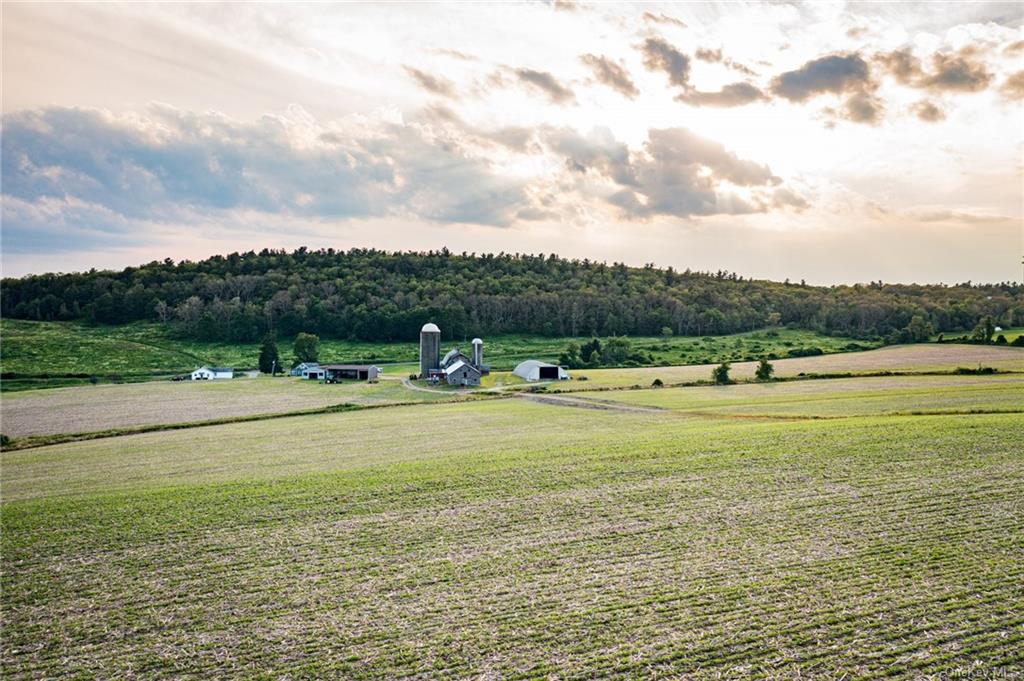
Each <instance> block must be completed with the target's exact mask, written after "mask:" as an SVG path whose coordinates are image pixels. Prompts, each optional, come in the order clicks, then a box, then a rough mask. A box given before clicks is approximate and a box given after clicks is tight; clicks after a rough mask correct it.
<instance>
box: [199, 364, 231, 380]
mask: <svg viewBox="0 0 1024 681" xmlns="http://www.w3.org/2000/svg"><path fill="white" fill-rule="evenodd" d="M234 377H235V370H234V369H230V368H227V367H199V368H198V369H196V370H195V371H193V372H192V380H193V381H215V380H218V379H221V378H234Z"/></svg>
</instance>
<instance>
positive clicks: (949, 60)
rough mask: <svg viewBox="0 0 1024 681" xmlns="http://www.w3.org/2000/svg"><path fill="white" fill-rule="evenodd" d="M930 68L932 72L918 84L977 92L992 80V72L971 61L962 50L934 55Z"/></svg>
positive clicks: (940, 88)
mask: <svg viewBox="0 0 1024 681" xmlns="http://www.w3.org/2000/svg"><path fill="white" fill-rule="evenodd" d="M932 68H933V69H934V70H933V72H932V73H931V74H930V75H927V76H925V77H924V78H923V79H922V80H920V81H919V83H920V85H919V86H921V87H926V88H928V89H931V90H952V91H957V92H978V91H980V90H984V89H985V88H986V87H988V84H989V83H990V82H991V81H992V74H991V73H989V71H988V69H987V68H986V67H985V65H984V64H982V63H980V62H975V61H971V60H970V59H969V57H968V56H967V55H966V54H964V53H963V52H961V53H960V54H955V55H949V54H942V53H938V54H936V55H934V56H933V57H932Z"/></svg>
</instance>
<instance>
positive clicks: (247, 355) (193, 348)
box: [0, 319, 877, 390]
mask: <svg viewBox="0 0 1024 681" xmlns="http://www.w3.org/2000/svg"><path fill="white" fill-rule="evenodd" d="M0 338H2V341H3V355H2V358H0V363H2V369H3V371H4V372H10V373H15V374H19V375H24V376H36V377H37V376H40V375H42V374H46V375H48V376H50V378H48V379H46V380H45V381H40V380H39V379H35V380H29V379H20V380H18V381H6V382H5V383H6V385H5V389H7V390H10V389H12V388H18V387H21V388H27V387H33V386H36V385H44V386H46V385H53V384H54V383H55V382H56V383H63V384H67V383H71V382H73V381H77V382H79V383H84V382H85V379H84V378H79V379H66V378H64V379H55V378H53V377H54V376H60V375H63V374H85V375H86V377H87V376H88V375H96V376H98V377H99V378H101V379H105V378H106V377H108V376H110V375H112V374H115V375H120V376H121V377H123V378H129V377H132V376H137V377H144V376H151V375H159V374H170V373H182V372H186V371H191V370H192V369H194V368H195V367H197V366H200V365H202V364H211V365H216V366H231V367H235V368H252V367H254V366H255V365H256V358H257V357H258V355H259V347H258V345H257V344H221V343H198V342H194V341H183V340H181V339H177V338H172V337H170V336H169V335H168V334H167V331H166V330H165V329H164V328H163V327H161V326H159V325H156V324H129V325H125V326H117V327H102V326H88V325H85V324H77V323H64V322H28V321H21V320H9V319H7V320H3V321H2V322H0ZM484 340H485V341H486V343H485V346H484V352H485V358H486V360H487V362H488V363H489V364H491V365H492V366H493V367H494V368H495V369H499V370H500V369H512V368H513V367H514V366H515V365H516V364H518V363H519V362H520V361H522V360H524V359H531V358H536V359H544V360H548V361H557V359H558V355H559V354H560V353H561V352H562V350H564V349H565V346H566V345H567V344H568V343H569V342H571V341H574V340H575V341H576V342H584V341H586V340H588V339H586V338H577V339H572V338H539V337H525V338H524V337H513V336H499V337H490V338H486V339H484ZM632 341H633V344H634V347H635V348H636V349H638V350H642V351H643V352H644V353H646V354H649V355H650V356H651V358H652V361H651V363H652V364H666V365H667V364H695V363H696V364H699V363H704V362H719V361H723V360H742V359H744V358H748V357H749V358H759V357H761V356H762V355H768V354H774V355H777V356H780V357H783V356H785V355H786V354H787V353H788V352H789V351H790V350H793V349H794V348H803V347H818V348H821V349H822V350H823V351H824V352H829V353H831V352H843V351H847V350H851V349H854V350H855V349H867V348H871V347H875V346H876V345H877V343H871V342H866V341H858V342H854V341H851V340H850V339H847V338H832V337H829V336H822V335H819V334H815V333H811V332H807V331H796V330H789V329H779V330H777V331H771V332H768V331H759V332H754V333H747V334H737V335H734V336H705V337H703V338H690V337H680V338H674V337H670V338H661V337H658V338H633V339H632ZM320 345H321V347H320V356H321V358H322V359H323V361H325V362H357V361H358V362H363V361H365V362H376V363H386V364H392V363H397V364H400V365H402V366H401V367H400V368H401V369H402V370H406V369H408V370H409V371H414V370H416V364H415V363H416V362H417V361H418V356H419V355H418V353H419V350H418V346H417V345H416V344H415V343H362V342H354V341H340V340H330V339H323V340H321V343H320ZM453 345H461V346H463V349H464V350H465V351H468V350H469V343H468V341H467V342H462V343H459V342H457V341H450V340H445V341H444V343H443V344H442V347H444V348H448V347H451V346H453ZM279 347H280V349H281V353H282V359H283V360H285V361H290V358H291V346H290V341H289V340H288V339H282V340H281V342H280V343H279Z"/></svg>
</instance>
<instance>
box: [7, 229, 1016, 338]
mask: <svg viewBox="0 0 1024 681" xmlns="http://www.w3.org/2000/svg"><path fill="white" fill-rule="evenodd" d="M0 312H2V314H3V315H5V316H7V317H11V318H18V319H34V320H47V321H49V320H84V321H88V322H93V323H99V324H124V323H128V322H136V321H154V322H159V323H161V324H164V325H167V326H168V327H170V328H171V329H173V331H174V332H175V333H177V334H178V335H180V336H181V337H184V338H189V339H194V340H205V341H220V342H254V341H257V340H259V339H261V338H263V336H264V335H265V334H266V333H267V332H273V333H275V334H277V336H278V337H281V338H284V337H289V338H290V337H292V336H294V335H295V334H297V333H300V332H306V333H314V334H317V335H319V336H321V337H324V338H353V339H359V340H365V341H398V340H405V341H410V340H415V339H416V338H417V337H418V333H419V329H420V327H421V326H422V325H423V324H424V323H426V322H428V321H433V322H435V323H437V324H438V325H439V326H440V327H441V330H442V333H443V334H444V336H445V338H446V339H449V338H450V339H461V338H463V337H470V336H472V335H485V334H487V335H498V334H509V333H521V334H531V335H541V336H551V337H556V336H593V337H598V336H603V337H615V336H624V335H644V336H648V335H659V334H661V333H663V332H664V330H665V329H669V330H671V332H672V333H674V334H676V335H686V336H702V335H718V334H727V333H735V332H740V331H749V330H752V329H757V328H760V327H763V326H765V325H766V324H768V325H786V326H790V327H795V328H803V329H808V330H815V331H819V332H823V333H828V334H833V335H842V336H849V337H854V338H871V337H882V338H886V339H888V340H891V341H893V342H900V341H906V340H920V339H921V338H922V336H926V335H928V334H931V333H938V332H947V333H950V332H952V333H955V332H970V331H971V330H972V329H974V328H975V326H976V325H977V324H978V322H979V320H981V319H984V318H985V317H991V319H993V320H995V323H996V324H999V325H1002V326H1010V325H1014V326H1016V325H1022V324H1024V286H1022V285H1020V284H1016V283H1000V284H974V283H971V282H965V283H962V284H957V285H954V286H946V285H916V284H906V285H904V284H883V283H882V282H871V283H867V284H856V285H850V286H845V285H844V286H829V287H822V286H810V285H806V284H805V283H803V282H800V283H791V282H789V281H786V282H772V281H764V280H754V279H749V278H744V277H742V276H739V275H737V274H735V273H730V272H724V271H718V272H693V271H690V270H686V271H677V270H675V269H673V268H671V267H669V268H656V267H654V266H653V265H647V266H644V267H627V266H626V265H624V264H622V263H613V264H607V263H604V262H594V261H590V260H569V259H565V258H560V257H558V256H556V255H553V254H552V255H545V254H540V255H522V254H507V253H499V254H485V255H476V254H468V253H462V254H455V253H451V252H449V251H448V250H447V249H443V250H441V251H430V252H424V253H416V252H395V253H391V252H386V251H380V250H367V249H353V250H349V251H336V250H334V249H322V250H309V249H306V248H300V249H297V250H295V251H291V252H286V251H283V250H266V249H265V250H262V251H259V252H255V251H249V252H246V253H232V254H230V255H226V256H214V257H211V258H208V259H206V260H201V261H198V262H193V261H187V260H186V261H181V262H174V261H172V260H170V259H167V260H164V261H162V262H159V261H154V262H151V263H149V264H146V265H142V266H141V267H128V268H125V269H123V270H121V271H98V270H95V269H94V270H90V271H88V272H79V273H70V274H42V275H31V276H27V277H22V278H18V279H4V280H3V296H2V300H0Z"/></svg>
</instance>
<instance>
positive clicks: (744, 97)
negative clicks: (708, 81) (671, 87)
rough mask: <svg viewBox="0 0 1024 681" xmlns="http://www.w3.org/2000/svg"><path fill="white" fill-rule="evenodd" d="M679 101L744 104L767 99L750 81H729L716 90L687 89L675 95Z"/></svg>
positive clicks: (723, 105)
mask: <svg viewBox="0 0 1024 681" xmlns="http://www.w3.org/2000/svg"><path fill="white" fill-rule="evenodd" d="M676 99H677V100H679V101H680V102H684V103H686V104H691V105H693V106H720V107H732V106H744V105H746V104H752V103H753V102H757V101H763V100H767V99H768V98H767V97H766V96H765V94H764V93H763V92H761V90H759V89H758V88H756V87H755V86H753V85H751V84H750V83H731V84H729V85H725V86H723V87H722V89H721V90H719V91H718V92H701V91H699V90H689V91H687V92H684V93H683V94H681V95H678V96H677V97H676Z"/></svg>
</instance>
